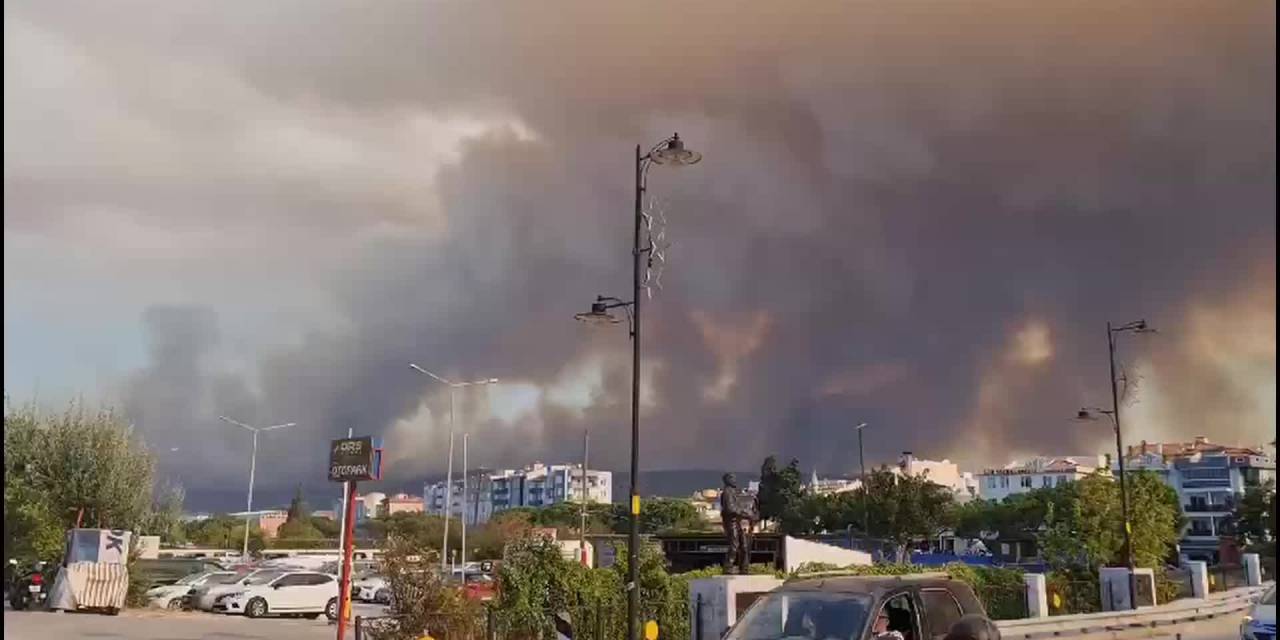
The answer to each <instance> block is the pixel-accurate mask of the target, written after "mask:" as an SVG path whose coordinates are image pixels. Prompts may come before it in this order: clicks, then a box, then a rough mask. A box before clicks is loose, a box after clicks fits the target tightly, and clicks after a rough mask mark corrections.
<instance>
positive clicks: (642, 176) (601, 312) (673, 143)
mask: <svg viewBox="0 0 1280 640" xmlns="http://www.w3.org/2000/svg"><path fill="white" fill-rule="evenodd" d="M700 160H702V154H700V153H698V152H696V151H690V150H688V149H685V148H684V141H683V140H681V139H680V134H675V135H672V136H671V137H670V138H666V139H664V140H662V141H661V142H659V143H658V144H655V145H653V147H652V148H650V149H649V152H648V153H644V154H643V155H642V152H641V147H640V145H636V157H635V161H636V164H635V219H634V220H633V222H634V226H635V235H634V242H633V244H632V247H631V268H632V274H631V301H630V302H625V301H623V300H621V299H619V298H612V297H605V296H600V297H597V298H596V301H595V302H594V303H592V305H591V311H589V312H587V313H579V314H577V315H576V316H575V317H576V318H577V319H578V320H582V321H584V322H589V323H592V324H615V323H617V322H620V321H619V320H618V319H617V318H616V317H615V316H613V315H612V314H610V313H609V310H611V309H616V308H618V307H622V308H624V309H626V311H627V318H628V320H629V321H630V327H631V503H630V511H631V531H630V535H629V536H628V538H627V540H628V542H627V545H628V548H627V638H628V639H629V640H635V639H636V638H637V637H638V636H637V633H638V631H639V625H640V619H639V614H640V588H639V586H638V585H639V581H640V577H639V576H640V573H639V572H640V489H639V480H640V289H641V288H643V284H644V283H643V282H642V280H641V273H642V272H641V269H640V264H641V258H642V257H644V258H645V260H646V261H647V262H648V264H650V265H652V261H653V252H654V244H653V238H652V236H650V237H649V238H648V243H647V246H645V245H644V243H642V238H641V229H642V228H643V227H644V213H643V212H642V211H641V208H642V207H641V202H642V200H643V198H644V193H645V191H647V190H648V175H649V167H651V166H652V165H655V164H662V165H668V166H673V167H679V166H688V165H691V164H697V163H698V161H700Z"/></svg>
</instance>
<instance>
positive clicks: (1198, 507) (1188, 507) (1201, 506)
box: [1182, 502, 1236, 513]
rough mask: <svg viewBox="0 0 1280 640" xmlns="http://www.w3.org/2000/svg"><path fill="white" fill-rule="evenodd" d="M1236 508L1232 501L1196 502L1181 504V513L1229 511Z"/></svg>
mask: <svg viewBox="0 0 1280 640" xmlns="http://www.w3.org/2000/svg"><path fill="white" fill-rule="evenodd" d="M1235 508H1236V505H1235V503H1234V502H1225V503H1224V502H1217V503H1212V504H1209V503H1196V502H1193V503H1191V504H1184V505H1182V511H1183V513H1231V512H1232V511H1234V510H1235Z"/></svg>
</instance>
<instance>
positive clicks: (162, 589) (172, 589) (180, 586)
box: [147, 571, 236, 609]
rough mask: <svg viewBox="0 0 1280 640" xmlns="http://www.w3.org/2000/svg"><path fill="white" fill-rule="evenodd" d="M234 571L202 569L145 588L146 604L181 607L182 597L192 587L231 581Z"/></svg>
mask: <svg viewBox="0 0 1280 640" xmlns="http://www.w3.org/2000/svg"><path fill="white" fill-rule="evenodd" d="M235 577H236V573H235V572H234V571H202V572H200V573H193V574H191V575H189V576H184V577H182V578H180V579H179V580H178V581H177V582H175V583H173V584H166V585H160V586H157V587H152V588H150V589H148V590H147V604H149V605H150V606H152V607H159V608H161V609H181V608H182V599H183V597H185V596H186V595H187V594H188V593H190V592H191V590H192V589H195V588H197V587H200V586H201V585H204V584H206V583H209V584H218V583H219V582H223V583H226V582H232V581H234V580H235Z"/></svg>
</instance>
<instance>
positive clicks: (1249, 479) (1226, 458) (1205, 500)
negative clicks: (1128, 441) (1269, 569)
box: [1125, 436, 1276, 562]
mask: <svg viewBox="0 0 1280 640" xmlns="http://www.w3.org/2000/svg"><path fill="white" fill-rule="evenodd" d="M1126 454H1127V455H1126V457H1125V465H1126V467H1127V469H1143V470H1146V471H1152V472H1155V473H1158V474H1160V475H1161V476H1162V477H1163V478H1164V480H1165V482H1166V483H1168V484H1169V486H1171V487H1173V489H1174V491H1177V492H1178V501H1179V502H1180V503H1181V505H1182V512H1183V515H1184V516H1185V517H1186V519H1187V528H1186V529H1185V530H1184V532H1183V537H1182V541H1181V555H1182V556H1183V557H1184V558H1186V559H1189V560H1207V561H1209V562H1217V561H1219V559H1220V558H1219V550H1220V543H1221V539H1222V536H1223V535H1224V534H1227V533H1229V530H1228V527H1229V523H1230V519H1231V517H1232V512H1233V511H1234V509H1235V506H1236V501H1237V500H1239V498H1240V497H1241V496H1243V495H1244V492H1245V490H1246V489H1247V488H1249V487H1251V486H1256V485H1259V484H1262V483H1263V482H1266V481H1267V479H1268V478H1272V477H1274V476H1275V472H1276V464H1275V459H1274V458H1273V457H1272V456H1270V455H1268V454H1267V453H1266V452H1265V451H1264V449H1263V448H1262V447H1259V448H1256V449H1254V448H1248V447H1231V446H1224V445H1220V444H1214V443H1212V442H1209V439H1208V438H1206V437H1204V436H1197V437H1196V438H1195V439H1194V440H1193V441H1191V442H1167V443H1147V442H1146V441H1143V442H1142V443H1141V444H1138V445H1134V446H1130V447H1129V448H1128V451H1126Z"/></svg>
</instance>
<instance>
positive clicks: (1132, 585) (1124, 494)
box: [1076, 320, 1155, 609]
mask: <svg viewBox="0 0 1280 640" xmlns="http://www.w3.org/2000/svg"><path fill="white" fill-rule="evenodd" d="M1125 332H1130V333H1155V329H1152V328H1151V327H1149V326H1148V325H1147V321H1146V320H1135V321H1133V322H1129V323H1126V324H1122V325H1119V326H1113V325H1112V324H1111V322H1110V321H1108V322H1107V358H1108V361H1109V364H1110V373H1111V410H1110V411H1108V410H1105V409H1100V408H1096V407H1093V408H1083V409H1080V411H1079V412H1078V413H1077V414H1076V417H1077V418H1079V419H1084V420H1087V419H1092V418H1093V415H1092V414H1094V413H1099V414H1103V415H1108V416H1110V417H1111V424H1112V426H1113V427H1114V429H1115V434H1116V466H1117V469H1118V472H1119V474H1120V514H1121V517H1122V518H1123V519H1124V557H1125V566H1126V567H1127V568H1128V569H1129V606H1130V607H1131V608H1134V609H1137V608H1138V594H1137V583H1136V581H1135V580H1134V575H1133V572H1134V562H1133V525H1132V522H1133V521H1132V520H1131V519H1130V518H1129V480H1128V474H1127V473H1125V455H1124V440H1123V438H1122V437H1121V432H1120V390H1119V386H1118V385H1117V381H1116V336H1118V335H1119V334H1121V333H1125Z"/></svg>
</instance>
